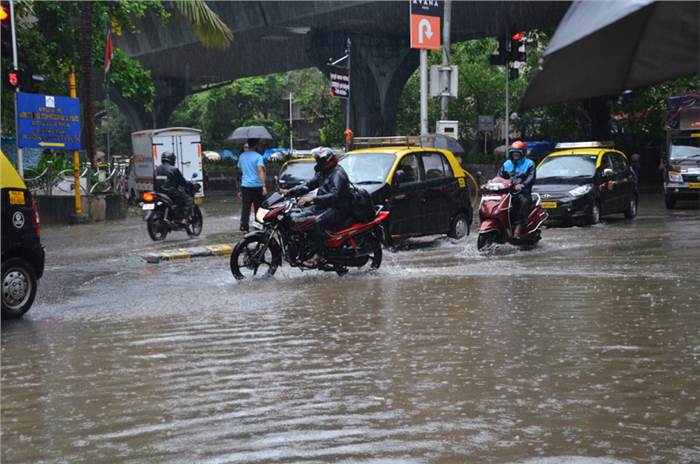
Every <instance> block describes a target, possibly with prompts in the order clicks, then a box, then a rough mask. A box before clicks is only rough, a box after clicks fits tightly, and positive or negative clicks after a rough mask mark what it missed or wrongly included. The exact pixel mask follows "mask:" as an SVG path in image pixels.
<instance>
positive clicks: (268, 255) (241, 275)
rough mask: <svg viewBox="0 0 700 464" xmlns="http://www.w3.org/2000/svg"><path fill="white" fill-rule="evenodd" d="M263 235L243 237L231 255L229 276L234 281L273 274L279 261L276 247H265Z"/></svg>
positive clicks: (278, 250) (279, 254)
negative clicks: (230, 275) (231, 275)
mask: <svg viewBox="0 0 700 464" xmlns="http://www.w3.org/2000/svg"><path fill="white" fill-rule="evenodd" d="M265 242H266V236H265V235H264V234H260V235H254V236H251V237H244V238H243V239H242V240H241V241H239V242H238V243H237V244H236V246H235V247H234V248H233V253H231V274H233V277H234V278H235V279H236V280H243V279H246V278H254V277H268V276H272V275H274V274H275V272H276V271H277V268H278V267H279V265H280V261H281V252H280V249H279V247H278V246H276V245H272V244H271V245H270V246H266V245H265Z"/></svg>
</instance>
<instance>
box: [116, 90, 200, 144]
mask: <svg viewBox="0 0 700 464" xmlns="http://www.w3.org/2000/svg"><path fill="white" fill-rule="evenodd" d="M109 96H110V99H111V100H112V102H114V104H116V105H117V107H118V108H119V109H120V110H121V111H122V113H123V114H124V116H126V120H127V122H128V123H129V127H130V128H131V131H132V132H134V131H139V130H144V129H155V128H161V127H167V126H168V119H170V115H171V114H173V111H175V109H176V108H177V106H178V105H179V104H180V103H181V102H182V100H184V99H185V97H186V96H187V91H186V86H185V81H184V80H178V81H172V82H165V81H157V82H156V96H155V99H154V100H155V101H154V103H153V112H151V113H149V112H147V111H146V110H145V109H144V107H143V106H142V105H140V104H138V103H134V102H131V101H129V100H127V99H125V98H123V97H122V96H121V95H120V94H119V92H117V91H114V90H110V93H109Z"/></svg>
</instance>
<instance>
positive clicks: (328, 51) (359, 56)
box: [307, 31, 418, 137]
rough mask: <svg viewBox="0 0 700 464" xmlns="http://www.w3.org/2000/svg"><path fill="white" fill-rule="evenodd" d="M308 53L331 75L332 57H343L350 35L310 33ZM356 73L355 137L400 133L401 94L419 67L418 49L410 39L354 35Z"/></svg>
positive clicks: (353, 98)
mask: <svg viewBox="0 0 700 464" xmlns="http://www.w3.org/2000/svg"><path fill="white" fill-rule="evenodd" d="M309 38H310V46H309V47H308V48H307V52H308V53H309V55H310V56H311V58H312V60H313V61H314V63H315V64H316V66H317V67H318V68H320V69H321V70H322V71H323V72H324V74H326V75H327V74H328V68H327V67H326V64H327V63H328V60H329V58H334V59H337V58H340V57H341V56H342V55H343V53H344V50H345V40H346V38H347V35H346V34H343V33H338V32H318V31H314V32H312V33H311V34H310V36H309ZM350 38H351V40H352V68H351V69H352V74H351V78H350V95H351V105H352V106H351V109H352V111H351V129H352V130H353V132H354V133H355V136H361V137H371V136H377V135H396V113H397V109H398V102H399V97H400V96H401V92H402V91H403V89H404V86H405V85H406V81H408V79H409V78H410V77H411V75H412V74H413V72H414V71H415V70H416V68H417V67H418V52H417V51H416V50H411V49H410V48H409V45H408V42H407V41H406V40H398V39H395V38H392V37H372V36H366V35H360V36H354V35H351V36H350Z"/></svg>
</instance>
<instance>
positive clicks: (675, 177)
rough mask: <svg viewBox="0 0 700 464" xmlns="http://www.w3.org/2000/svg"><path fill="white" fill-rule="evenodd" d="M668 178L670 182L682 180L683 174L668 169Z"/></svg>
mask: <svg viewBox="0 0 700 464" xmlns="http://www.w3.org/2000/svg"><path fill="white" fill-rule="evenodd" d="M668 180H669V181H670V182H683V176H682V175H681V173H680V172H676V171H668Z"/></svg>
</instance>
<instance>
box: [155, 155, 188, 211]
mask: <svg viewBox="0 0 700 464" xmlns="http://www.w3.org/2000/svg"><path fill="white" fill-rule="evenodd" d="M187 185H188V182H187V181H186V180H185V178H184V177H183V175H182V173H181V172H180V170H179V169H178V168H176V167H175V154H174V153H173V152H171V151H164V152H163V154H162V155H161V165H160V166H158V169H156V182H155V189H156V191H157V192H161V193H164V194H165V195H167V196H168V197H169V198H170V199H171V200H173V202H175V205H176V207H177V208H178V209H179V210H180V211H181V212H182V219H181V220H180V223H181V224H182V225H187V224H188V223H189V218H190V217H192V213H193V209H194V201H193V200H192V196H191V195H189V194H188V193H187Z"/></svg>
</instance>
